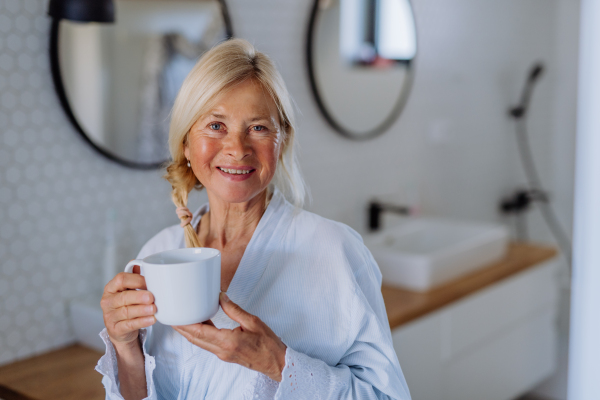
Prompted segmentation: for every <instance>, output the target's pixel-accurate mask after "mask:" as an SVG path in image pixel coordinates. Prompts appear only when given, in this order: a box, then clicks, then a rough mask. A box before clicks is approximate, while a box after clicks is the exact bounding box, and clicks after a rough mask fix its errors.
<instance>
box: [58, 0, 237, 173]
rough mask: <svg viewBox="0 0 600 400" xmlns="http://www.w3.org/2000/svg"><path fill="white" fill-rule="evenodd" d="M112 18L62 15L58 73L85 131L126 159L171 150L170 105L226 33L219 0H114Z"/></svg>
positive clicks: (137, 160)
mask: <svg viewBox="0 0 600 400" xmlns="http://www.w3.org/2000/svg"><path fill="white" fill-rule="evenodd" d="M115 11H116V12H115V14H116V22H115V23H114V24H98V23H77V22H72V21H66V20H62V21H61V22H60V27H59V35H58V38H59V39H58V52H59V54H58V57H59V62H60V69H61V74H60V75H61V76H60V78H61V80H62V84H63V86H64V91H65V95H66V97H67V100H68V104H69V106H70V108H71V110H72V112H73V114H74V116H75V118H76V120H77V122H78V124H79V125H80V127H81V130H82V131H83V132H84V134H85V135H86V136H87V137H88V139H90V140H91V141H92V142H93V144H94V145H95V146H97V147H98V148H99V149H100V150H103V151H104V152H107V153H109V154H110V155H112V156H114V158H116V159H122V160H125V161H126V162H127V163H128V164H129V165H131V164H132V163H133V164H134V166H136V165H135V164H138V166H142V167H143V166H147V165H152V164H154V165H157V164H159V163H161V162H164V161H166V160H167V159H168V158H169V151H168V145H167V137H168V129H169V113H170V111H171V107H172V106H173V102H174V100H175V96H176V94H177V91H178V90H179V87H180V86H181V84H182V82H183V80H184V79H185V77H186V76H187V74H188V73H189V71H190V70H191V69H192V67H193V66H194V64H195V63H196V61H197V59H198V58H199V57H200V56H201V55H202V54H203V53H204V52H205V51H206V50H208V49H210V48H211V47H212V46H214V45H215V44H216V43H217V42H220V41H222V40H224V39H226V38H227V37H229V36H231V29H230V27H229V26H228V23H227V21H228V18H227V17H226V14H224V12H226V10H224V4H223V3H222V2H220V1H217V0H214V1H190V0H178V1H177V0H175V1H156V0H154V1H152V0H150V1H144V0H117V1H115Z"/></svg>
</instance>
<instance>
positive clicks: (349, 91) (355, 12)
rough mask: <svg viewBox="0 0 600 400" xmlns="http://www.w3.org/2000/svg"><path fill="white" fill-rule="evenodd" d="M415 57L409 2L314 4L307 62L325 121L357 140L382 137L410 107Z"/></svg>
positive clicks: (324, 0)
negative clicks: (401, 113)
mask: <svg viewBox="0 0 600 400" xmlns="http://www.w3.org/2000/svg"><path fill="white" fill-rule="evenodd" d="M416 52H417V38H416V28H415V21H414V17H413V13H412V8H411V5H410V2H409V0H316V1H315V4H314V6H313V10H312V14H311V18H310V25H309V29H308V40H307V60H308V71H309V77H310V83H311V87H312V90H313V94H314V95H315V99H316V102H317V104H318V106H319V108H320V109H321V112H322V113H323V115H324V117H325V119H326V120H327V122H328V123H329V124H330V125H331V126H332V127H333V128H334V129H335V130H336V131H338V132H339V133H341V134H343V135H344V136H347V137H349V138H352V139H357V140H363V139H368V138H371V137H374V136H376V135H378V134H381V133H383V132H384V131H385V130H386V129H387V128H389V126H390V125H391V124H392V123H393V122H394V121H395V120H396V118H397V117H398V115H399V114H400V112H401V111H402V108H403V107H404V104H405V103H406V99H407V98H408V94H409V92H410V88H411V85H412V79H413V63H412V61H413V59H414V58H415V55H416Z"/></svg>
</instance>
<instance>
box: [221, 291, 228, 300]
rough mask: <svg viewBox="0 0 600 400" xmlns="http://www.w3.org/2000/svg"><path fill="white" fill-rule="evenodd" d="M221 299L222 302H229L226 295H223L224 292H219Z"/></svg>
mask: <svg viewBox="0 0 600 400" xmlns="http://www.w3.org/2000/svg"><path fill="white" fill-rule="evenodd" d="M221 299H222V300H223V301H224V302H228V301H229V296H227V293H225V292H221Z"/></svg>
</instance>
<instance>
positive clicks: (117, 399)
mask: <svg viewBox="0 0 600 400" xmlns="http://www.w3.org/2000/svg"><path fill="white" fill-rule="evenodd" d="M177 227H178V225H174V226H172V227H169V228H166V229H164V230H162V231H161V232H159V233H158V234H157V235H155V236H154V237H153V238H152V239H150V240H149V241H148V242H147V243H146V244H145V245H144V246H143V247H142V249H141V250H140V252H139V254H138V256H137V257H136V259H142V258H145V257H147V256H149V255H151V254H154V253H158V252H160V251H164V250H169V249H173V248H177V247H178V243H179V242H180V237H179V236H180V235H178V230H177ZM151 333H152V326H149V327H148V328H142V329H140V333H139V335H140V336H139V338H140V342H141V344H142V352H143V354H144V369H145V371H146V388H147V394H148V397H146V398H145V399H144V400H157V399H158V398H157V395H156V388H155V385H154V377H153V372H154V368H155V367H156V361H155V359H154V357H153V356H151V355H150V354H148V352H147V351H146V342H147V340H148V337H149V336H150V335H151ZM100 337H101V338H102V341H104V344H105V345H106V351H105V353H104V355H103V356H102V357H101V358H100V360H99V361H98V364H97V365H96V371H98V372H100V373H101V374H102V384H103V385H104V388H105V389H106V400H123V396H122V395H121V390H120V385H119V371H118V368H117V356H116V353H115V348H114V346H113V345H112V342H111V341H110V338H109V337H108V333H107V331H106V328H104V329H103V330H102V332H100Z"/></svg>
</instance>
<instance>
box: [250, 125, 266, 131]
mask: <svg viewBox="0 0 600 400" xmlns="http://www.w3.org/2000/svg"><path fill="white" fill-rule="evenodd" d="M266 129H267V128H266V127H264V126H262V125H256V126H253V127H252V130H253V131H255V132H262V131H265V130H266Z"/></svg>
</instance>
